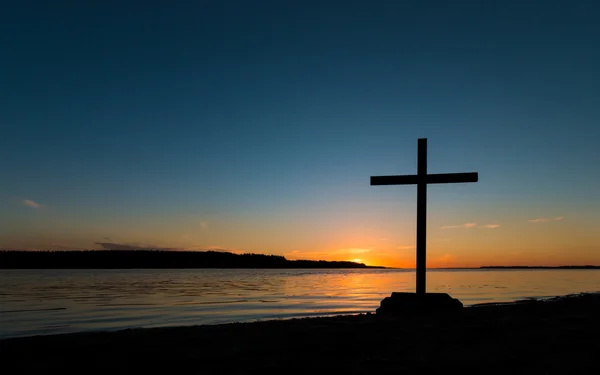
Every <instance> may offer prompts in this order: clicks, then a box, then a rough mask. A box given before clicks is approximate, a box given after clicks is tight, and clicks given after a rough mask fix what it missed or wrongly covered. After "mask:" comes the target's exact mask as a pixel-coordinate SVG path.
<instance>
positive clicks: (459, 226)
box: [441, 223, 477, 229]
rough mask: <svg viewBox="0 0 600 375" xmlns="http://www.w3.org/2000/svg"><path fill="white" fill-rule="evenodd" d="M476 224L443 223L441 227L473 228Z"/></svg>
mask: <svg viewBox="0 0 600 375" xmlns="http://www.w3.org/2000/svg"><path fill="white" fill-rule="evenodd" d="M475 226H477V223H464V224H462V225H444V226H442V227H441V229H456V228H467V229H468V228H473V227H475Z"/></svg>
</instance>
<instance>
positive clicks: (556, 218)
mask: <svg viewBox="0 0 600 375" xmlns="http://www.w3.org/2000/svg"><path fill="white" fill-rule="evenodd" d="M562 219H564V217H563V216H557V217H538V218H537V219H531V220H527V221H528V222H530V223H547V222H549V221H559V220H562Z"/></svg>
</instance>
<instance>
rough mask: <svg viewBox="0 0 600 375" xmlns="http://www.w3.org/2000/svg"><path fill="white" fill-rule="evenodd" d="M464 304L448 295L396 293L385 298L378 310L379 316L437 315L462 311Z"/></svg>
mask: <svg viewBox="0 0 600 375" xmlns="http://www.w3.org/2000/svg"><path fill="white" fill-rule="evenodd" d="M462 308H463V304H462V302H460V301H459V300H457V299H456V298H452V297H450V295H448V294H447V293H426V294H424V295H418V294H416V293H404V292H394V293H392V296H391V297H385V298H384V299H383V301H381V306H380V307H379V308H378V309H377V315H405V314H411V313H412V314H414V313H436V312H451V311H460V310H462Z"/></svg>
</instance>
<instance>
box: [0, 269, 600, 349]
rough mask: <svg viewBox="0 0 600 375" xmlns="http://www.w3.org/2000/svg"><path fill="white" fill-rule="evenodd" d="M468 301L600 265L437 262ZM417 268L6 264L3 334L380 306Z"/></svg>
mask: <svg viewBox="0 0 600 375" xmlns="http://www.w3.org/2000/svg"><path fill="white" fill-rule="evenodd" d="M427 277H428V280H427V291H428V292H446V293H450V294H451V295H452V296H453V297H455V298H458V299H460V300H461V301H462V302H463V304H465V306H468V305H473V304H477V303H484V302H509V301H515V300H519V299H525V298H537V297H550V296H557V295H565V294H573V293H581V292H598V291H600V270H429V271H428V273H427ZM414 287H415V273H414V271H412V270H378V269H374V270H369V269H367V270H358V269H356V270H354V269H353V270H319V269H311V270H306V269H279V270H276V269H186V270H180V269H178V270H0V302H1V305H0V338H7V337H15V336H29V335H39V334H56V333H67V332H77V331H90V330H115V329H124V328H134V327H164V326H179V325H197V324H217V323H230V322H247V321H256V320H268V319H286V318H294V317H306V316H326V315H335V314H341V313H344V314H357V313H364V312H374V311H375V309H376V308H377V307H379V302H380V301H381V300H382V299H383V298H384V297H387V296H389V295H390V293H391V292H394V291H396V292H401V291H410V292H412V291H414Z"/></svg>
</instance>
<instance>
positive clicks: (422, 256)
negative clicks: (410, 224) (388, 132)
mask: <svg viewBox="0 0 600 375" xmlns="http://www.w3.org/2000/svg"><path fill="white" fill-rule="evenodd" d="M417 153H418V159H417V181H418V182H417V295H419V296H423V295H425V285H426V276H425V274H426V272H427V271H426V270H427V257H426V254H427V253H426V249H427V138H419V141H418V151H417Z"/></svg>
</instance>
